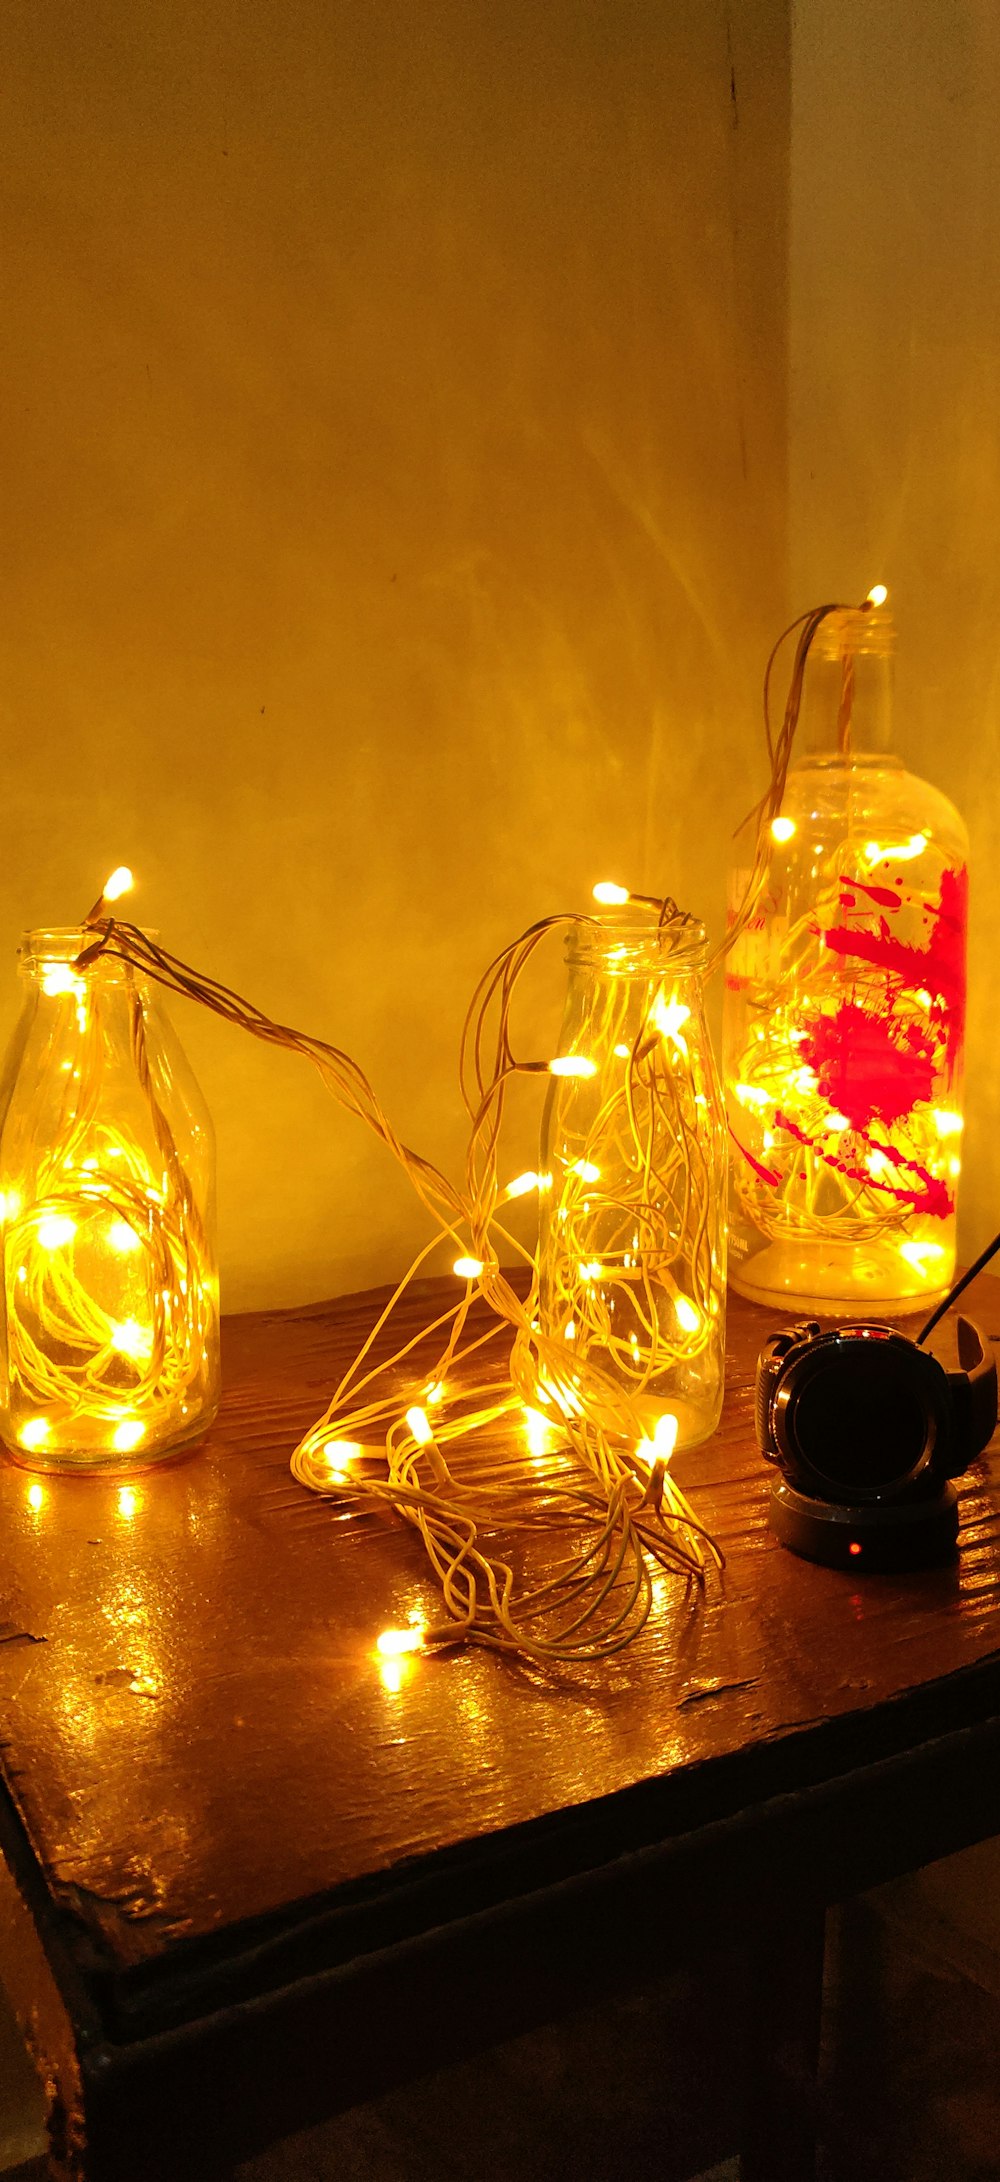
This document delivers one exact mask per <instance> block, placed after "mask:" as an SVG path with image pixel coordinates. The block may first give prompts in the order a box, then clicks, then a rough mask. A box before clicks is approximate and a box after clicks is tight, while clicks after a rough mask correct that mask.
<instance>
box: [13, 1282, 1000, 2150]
mask: <svg viewBox="0 0 1000 2182" xmlns="http://www.w3.org/2000/svg"><path fill="white" fill-rule="evenodd" d="M430 1287H431V1284H425V1286H424V1288H423V1290H422V1291H421V1292H418V1294H417V1297H416V1301H415V1304H414V1305H413V1306H411V1309H412V1312H413V1323H414V1325H416V1323H418V1321H419V1319H420V1318H421V1317H422V1316H428V1315H430V1313H429V1312H428V1309H427V1303H428V1292H429V1289H430ZM377 1302H378V1298H377V1297H373V1296H367V1297H356V1298H353V1299H350V1300H348V1301H346V1302H342V1303H339V1304H337V1305H334V1306H328V1307H316V1308H311V1309H305V1310H296V1311H288V1312H281V1313H264V1314H258V1315H254V1316H250V1317H244V1318H236V1319H232V1320H230V1321H228V1323H227V1325H226V1328H225V1351H224V1354H225V1382H226V1394H225V1400H224V1405H223V1410H222V1414H221V1416H220V1419H219V1421H218V1424H217V1426H216V1427H215V1428H214V1430H213V1431H212V1433H211V1435H210V1437H209V1439H208V1441H207V1442H206V1443H205V1445H204V1446H203V1448H202V1449H201V1450H200V1451H199V1452H198V1453H197V1454H196V1455H195V1456H194V1457H193V1458H191V1459H189V1460H187V1461H184V1462H181V1463H178V1464H176V1465H175V1466H172V1467H169V1468H166V1469H163V1470H161V1471H159V1472H157V1473H153V1474H151V1475H149V1476H147V1477H145V1478H141V1479H138V1480H137V1481H136V1482H135V1484H134V1485H133V1486H132V1487H131V1488H125V1489H122V1488H120V1487H118V1486H117V1485H115V1484H114V1483H110V1482H105V1481H98V1480H92V1481H83V1480H77V1479H50V1480H39V1481H35V1482H34V1483H33V1481H32V1480H31V1479H30V1478H29V1477H28V1476H27V1475H26V1474H25V1473H24V1472H23V1471H20V1470H18V1469H15V1468H14V1467H13V1466H12V1465H6V1466H3V1467H2V1468H0V1501H2V1510H0V1522H2V1537H3V1541H4V1547H3V1571H2V1577H0V1639H2V1641H0V1739H2V1765H3V1782H4V1785H3V1789H2V1792H0V1846H2V1848H3V1854H4V1864H3V1875H2V1882H0V1974H2V1976H3V1979H4V1981H5V1983H6V1984H7V1986H8V1988H9V1990H10V1991H11V1993H12V1996H13V1998H14V2001H15V2005H16V2006H17V2007H18V2010H19V2013H20V2015H21V2019H22V2021H23V2022H24V2023H25V2025H26V2027H27V2028H28V2031H29V2036H30V2039H31V2042H32V2045H33V2048H34V2050H35V2054H36V2058H37V2061H38V2065H39V2068H40V2070H41V2071H42V2074H43V2078H44V2080H45V2082H46V2084H47V2086H48V2090H49V2097H50V2109H51V2136H52V2147H53V2163H54V2172H55V2173H57V2174H59V2175H61V2176H62V2175H66V2176H69V2175H73V2176H81V2177H82V2176H85V2177H86V2178H88V2182H166V2178H168V2177H171V2178H172V2177H176V2176H179V2175H182V2174H183V2175H185V2176H191V2177H195V2176H200V2175H205V2176H209V2175H216V2176H218V2175H221V2174H224V2173H225V2172H226V2171H227V2170H228V2167H229V2166H230V2164H231V2163H232V2162H234V2161H236V2160H238V2159H240V2158H244V2157H247V2156H249V2155H250V2154H251V2153H252V2152H253V2151H254V2150H256V2149H257V2148H259V2147H260V2146H262V2145H263V2144H265V2143H266V2142H268V2141H270V2140H272V2139H274V2138H276V2137H277V2136H278V2135H280V2134H282V2133H285V2132H288V2131H290V2130H292V2129H294V2128H301V2127H304V2126H305V2125H306V2124H307V2123H309V2122H311V2121H313V2120H317V2119H319V2118H321V2117H322V2116H324V2115H326V2114H329V2113H331V2112H334V2111H337V2110H339V2109H343V2108H345V2107H347V2106H350V2105H352V2104H354V2103H356V2102H358V2101H360V2100H363V2099H365V2098H369V2097H372V2096H374V2095H376V2094H377V2093H378V2092H380V2091H381V2090H383V2089H386V2088H388V2087H389V2086H390V2085H391V2084H393V2083H394V2082H399V2081H402V2080H405V2079H406V2078H408V2077H410V2076H414V2075H417V2074H419V2073H420V2072H421V2071H422V2070H425V2069H427V2068H429V2067H433V2066H436V2065H440V2064H442V2063H444V2062H447V2061H450V2060H453V2059H456V2058H459V2057H461V2056H462V2055H464V2054H468V2053H471V2052H474V2051H475V2050H476V2049H477V2048H480V2047H482V2046H484V2045H487V2044H489V2043H490V2042H492V2041H494V2040H496V2039H499V2038H501V2037H503V2036H505V2035H507V2034H509V2033H512V2032H514V2031H517V2030H522V2029H524V2028H526V2027H527V2026H529V2025H531V2024H532V2023H538V2022H541V2021H543V2020H546V2019H549V2018H551V2017H553V2016H554V2015H556V2014H557V2013H558V2012H560V2011H561V2010H563V2009H565V2008H566V2007H568V2006H570V2005H574V2004H576V2003H579V2002H581V2001H583V2000H585V1999H587V1998H588V1997H591V1996H593V1995H595V1994H598V1993H599V1992H600V1991H601V1990H603V1989H604V1988H606V1987H607V1986H608V1985H609V1984H611V1983H612V1982H617V1981H620V1980H626V1979H630V1978H641V1977H642V1976H643V1974H644V1972H646V1971H647V1970H648V1968H649V1966H650V1964H652V1963H659V1964H667V1963H669V1962H671V1961H676V1960H679V1959H682V1958H683V1957H684V1956H685V1955H687V1954H692V1953H695V1952H698V1953H703V1952H704V1951H706V1950H708V1949H710V1948H712V1947H713V1946H718V1945H721V1944H725V1943H727V1942H729V1943H732V1942H733V1941H736V1940H740V1941H745V1942H746V1943H747V1944H748V1945H749V1946H750V1947H751V1949H755V1948H756V1952H757V1960H758V1962H759V1963H760V1964H761V1965H762V1973H761V1974H762V1977H763V1979H764V1983H763V1986H762V1998H761V2006H760V2009H759V2010H758V2009H755V2008H751V2010H750V2011H749V2013H750V2016H751V2022H750V2024H749V2026H748V2034H749V2036H750V2039H751V2041H752V2043H753V2044H754V2050H753V2054H752V2067H751V2070H750V2081H751V2083H752V2084H753V2085H754V2086H755V2087H756V2095H755V2098H754V2099H753V2100H752V2101H751V2106H750V2110H749V2112H748V2117H747V2125H746V2134H745V2142H744V2147H743V2151H744V2173H745V2175H746V2176H747V2177H751V2176H753V2177H755V2178H759V2182H763V2178H764V2177H765V2176H766V2182H781V2178H783V2177H793V2176H795V2177H799V2176H802V2175H805V2174H807V2173H808V2172H809V2171H810V2127H809V2123H810V2117H809V2113H808V2100H807V2099H806V2100H805V2101H803V2100H801V2099H797V2098H796V2097H795V2096H794V2095H793V2093H792V2092H790V2090H789V2085H790V2084H791V2083H792V2081H793V2079H795V2078H796V2077H797V2079H798V2081H799V2083H800V2085H801V2084H803V2083H805V2084H807V2082H808V2065H809V2058H810V2053H811V2051H812V2048H813V2046H814V2043H815V2035H816V2024H817V2019H818V1991H819V1988H818V1977H819V1971H820V1967H821V1961H822V1919H823V1912H824V1909H825V1907H826V1905H827V1904H828V1903H831V1902H834V1901H837V1900H838V1899H842V1898H843V1897H844V1896H846V1895H848V1894H850V1893H852V1892H854V1891H856V1890H858V1889H861V1888H864V1887H867V1886H870V1885H873V1884H874V1883H876V1882H878V1881H880V1880H883V1879H886V1878H889V1877H891V1876H893V1875H895V1874H898V1873H901V1872H903V1871H905V1870H908V1869H913V1868H914V1867H916V1866H918V1865H920V1864H921V1863H924V1862H926V1861H928V1860H929V1859H931V1858H934V1857H938V1856H941V1855H943V1854H945V1853H947V1852H948V1851H950V1850H953V1849H957V1848H960V1847H963V1846H965V1845H967V1844H969V1843H971V1842H974V1841H976V1840H979V1839H982V1838H983V1837H985V1836H986V1835H988V1834H991V1833H994V1832H997V1831H1000V1764H998V1756H1000V1728H998V1724H997V1714H998V1705H1000V1616H998V1612H997V1606H998V1571H1000V1474H998V1470H997V1467H996V1463H995V1459H991V1458H989V1457H988V1458H987V1459H986V1460H985V1461H984V1462H982V1463H980V1464H978V1465H976V1467H975V1469H974V1470H973V1471H972V1472H971V1473H970V1475H969V1476H968V1477H967V1478H966V1479H965V1480H964V1481H963V1485H962V1524H963V1529H962V1551H961V1555H960V1558H959V1559H958V1561H957V1562H956V1563H955V1564H954V1565H952V1566H950V1567H945V1568H940V1569H937V1570H932V1571H929V1572H924V1573H920V1574H915V1575H912V1576H907V1577H878V1576H872V1577H869V1578H867V1579H855V1578H854V1576H853V1575H844V1574H838V1573H835V1572H833V1571H827V1570H823V1569H819V1568H814V1567H811V1566H809V1565H807V1564H806V1563H804V1562H801V1561H798V1560H796V1559H795V1558H794V1557H793V1556H791V1555H790V1554H788V1553H787V1552H785V1551H783V1550H782V1549H781V1548H780V1547H779V1546H778V1545H777V1544H776V1543H775V1542H774V1540H773V1538H772V1537H771V1535H770V1533H769V1531H768V1529H767V1522H766V1502H767V1489H768V1482H769V1480H768V1477H767V1475H766V1474H765V1473H764V1471H763V1470H762V1467H761V1464H760V1461H759V1458H758V1456H757V1453H756V1450H755V1448H754V1445H753V1435H752V1424H751V1388H752V1379H753V1363H754V1358H755V1355H756V1351H757V1348H758V1345H759V1342H760V1340H761V1337H762V1335H763V1334H764V1333H765V1332H766V1331H767V1330H769V1327H770V1325H771V1320H770V1319H769V1317H768V1316H767V1315H766V1314H764V1313H761V1312H759V1311H755V1310H753V1309H751V1308H750V1307H749V1306H748V1305H742V1304H740V1303H738V1302H736V1303H734V1305H733V1307H732V1313H731V1343H730V1347H731V1362H730V1373H729V1391H728V1395H727V1402H726V1411H725V1417H724V1421H723V1425H722V1428H721V1430H720V1431H719V1433H718V1435H717V1436H716V1438H715V1439H713V1440H712V1441H711V1442H710V1443H709V1445H707V1446H706V1447H704V1448H702V1449H700V1450H697V1451H696V1452H694V1453H692V1454H690V1455H688V1456H686V1457H683V1458H681V1459H680V1460H679V1463H678V1470H679V1474H680V1476H681V1480H682V1482H683V1483H684V1484H685V1485H686V1487H687V1489H688V1491H689V1492H690V1494H691V1497H692V1499H693V1501H694V1503H695V1506H696V1508H697V1510H698V1512H699V1514H700V1515H701V1516H702V1518H703V1520H704V1521H705V1522H706V1524H707V1525H708V1527H709V1528H710V1529H711V1530H712V1531H713V1532H714V1534H715V1535H716V1536H717V1537H718V1538H719V1540H720V1541H721V1543H722V1545H723V1546H724V1549H725V1551H726V1554H727V1556H728V1566H727V1569H726V1572H725V1576H724V1578H722V1579H712V1580H710V1582H709V1585H708V1589H707V1593H706V1594H705V1596H704V1597H703V1598H701V1599H699V1598H698V1597H697V1596H694V1595H690V1594H688V1593H686V1591H685V1588H684V1586H683V1584H682V1583H681V1582H680V1581H671V1582H669V1583H667V1584H665V1585H664V1587H663V1595H662V1598H661V1599H660V1602H659V1605H658V1608H657V1612H656V1615H655V1618H654V1620H653V1621H652V1622H651V1623H650V1625H649V1627H648V1628H647V1630H646V1632H645V1633H644V1635H643V1637H642V1638H641V1639H640V1640H639V1642H638V1643H637V1644H636V1645H635V1646H634V1647H633V1648H632V1649H631V1650H630V1651H628V1652H626V1653H624V1654H622V1655H621V1656H620V1657H618V1658H617V1659H614V1660H612V1661H610V1662H609V1663H607V1664H605V1665H604V1666H601V1667H593V1668H586V1669H582V1670H574V1671H568V1670H567V1671H564V1672H554V1673H547V1674H542V1673H540V1672H538V1671H536V1670H534V1669H532V1668H528V1667H523V1666H518V1665H517V1664H512V1663H510V1662H509V1661H505V1660H503V1659H501V1658H500V1657H498V1656H497V1655H495V1654H492V1653H488V1652H484V1651H481V1650H468V1651H465V1652H462V1653H457V1654H450V1655H447V1656H444V1657H440V1658H438V1659H426V1660H421V1661H418V1662H414V1663H413V1664H412V1665H410V1664H407V1665H406V1667H405V1668H404V1671H403V1673H402V1677H401V1679H400V1686H399V1687H398V1688H393V1687H391V1686H387V1683H386V1681H384V1680H383V1678H382V1675H381V1673H380V1668H379V1664H378V1661H377V1658H376V1657H375V1655H374V1646H375V1639H376V1636H377V1634H378V1632H379V1630H380V1629H381V1628H382V1627H384V1626H385V1625H386V1624H387V1623H392V1622H397V1621H400V1620H403V1619H405V1618H406V1615H407V1612H408V1611H409V1610H410V1609H412V1608H413V1607H415V1606H427V1605H428V1604H430V1603H432V1601H433V1597H434V1593H433V1591H432V1589H431V1588H430V1587H429V1586H428V1584H427V1582H426V1579H425V1576H424V1567H423V1562H422V1557H421V1552H420V1548H419V1545H418V1543H417V1541H416V1540H415V1539H414V1538H413V1537H412V1536H411V1535H409V1534H407V1533H406V1532H404V1531H403V1530H402V1529H401V1528H399V1527H396V1526H395V1525H394V1524H393V1523H392V1522H391V1521H387V1520H386V1519H384V1518H383V1517H375V1518H371V1517H363V1518H359V1517H357V1516H354V1517H349V1518H345V1517H344V1516H343V1515H342V1514H338V1513H337V1512H336V1511H335V1510H334V1509H333V1507H332V1506H331V1505H330V1504H328V1503H324V1502H322V1501H320V1500H319V1499H317V1498H315V1497H312V1496H310V1495H309V1494H308V1493H306V1492H305V1491H303V1490H301V1489H300V1488H299V1487H298V1486H296V1485H295V1484H294V1483H293V1482H292V1480H291V1478H290V1476H289V1473H288V1455H289V1451H290V1449H291V1448H292V1446H293V1445H294V1443H295V1441H296V1439H297V1437H298V1436H299V1434H300V1433H301V1431H302V1430H303V1428H304V1427H305V1426H306V1425H308V1424H309V1423H310V1422H311V1421H312V1420H313V1419H314V1418H315V1416H316V1415H317V1414H318V1413H319V1412H320V1411H321V1409H322V1408H323V1406H324V1404H325V1400H326V1397H327V1394H328V1391H329V1389H330V1387H331V1383H332V1382H333V1380H334V1378H335V1375H336V1374H337V1373H338V1371H339V1369H340V1368H341V1366H342V1365H343V1363H344V1362H346V1360H347V1359H348V1357H349V1356H350V1355H352V1354H353V1353H354V1349H355V1348H356V1346H357V1344H358V1341H359V1337H360V1335H361V1333H362V1332H363V1331H364V1330H366V1329H367V1327H368V1325H369V1324H370V1323H371V1321H372V1317H373V1314H374V1309H375V1307H376V1304H377ZM971 1308H972V1311H973V1315H977V1316H978V1317H979V1319H980V1322H981V1323H982V1324H983V1325H984V1327H985V1328H986V1330H987V1331H989V1332H990V1333H991V1335H993V1336H994V1338H996V1337H997V1336H998V1335H1000V1285H998V1284H997V1283H995V1282H993V1281H990V1280H988V1279H983V1280H981V1281H980V1282H979V1283H978V1285H977V1288H976V1290H975V1291H974V1292H973V1294H972V1298H971ZM393 1679H394V1678H393V1677H391V1676H390V1677H389V1682H390V1683H391V1682H392V1681H393Z"/></svg>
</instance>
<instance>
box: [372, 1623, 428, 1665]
mask: <svg viewBox="0 0 1000 2182" xmlns="http://www.w3.org/2000/svg"><path fill="white" fill-rule="evenodd" d="M423 1641H424V1632H423V1628H422V1626H420V1625H418V1626H417V1627H415V1628H413V1629H383V1631H382V1634H381V1636H380V1637H379V1640H378V1649H379V1651H380V1652H381V1654H382V1657H383V1659H398V1658H399V1656H400V1654H401V1653H402V1652H419V1650H420V1647H421V1645H422V1643H423Z"/></svg>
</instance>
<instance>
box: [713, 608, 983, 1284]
mask: <svg viewBox="0 0 1000 2182" xmlns="http://www.w3.org/2000/svg"><path fill="white" fill-rule="evenodd" d="M891 673H892V624H891V621H890V620H889V617H888V615H887V614H885V613H884V611H881V610H879V611H872V612H870V613H855V612H843V613H838V614H836V615H833V616H830V617H829V618H828V619H827V620H826V621H825V622H823V623H822V624H821V626H820V629H819V631H818V634H817V636H816V638H815V640H814V644H813V648H812V651H811V653H810V657H809V662H808V665H807V669H806V676H805V682H804V686H803V705H802V712H801V715H800V724H799V742H798V746H797V747H798V748H799V751H800V754H799V756H798V758H797V761H796V762H795V763H794V764H793V766H792V767H791V768H790V770H789V773H788V780H787V785H786V790H785V795H784V799H783V803H782V809H781V815H780V817H778V818H776V819H775V820H774V822H773V825H772V828H771V832H772V841H771V851H770V865H769V870H768V875H767V881H766V885H765V889H764V892H763V895H762V897H761V900H760V902H759V904H758V907H757V910H756V912H755V914H754V916H753V918H752V920H751V922H750V924H749V926H748V927H747V929H746V930H744V932H743V933H742V934H741V936H740V938H739V939H738V940H737V942H736V944H735V946H734V948H733V950H732V953H731V954H730V956H729V959H728V962H727V966H726V967H727V973H728V974H727V978H726V999H725V1018H724V1039H723V1065H724V1074H725V1081H726V1098H727V1112H728V1120H729V1129H730V1136H731V1140H732V1141H731V1164H730V1177H731V1179H730V1237H729V1266H730V1278H731V1280H732V1283H733V1286H734V1287H735V1288H737V1289H738V1290H739V1292H740V1294H741V1295H745V1296H750V1297H752V1298H753V1299H754V1300H755V1301H757V1302H761V1303H768V1304H773V1305H777V1306H781V1307H783V1308H785V1307H787V1308H794V1309H798V1308H799V1307H800V1306H802V1305H808V1306H810V1307H811V1308H813V1309H815V1310H818V1311H820V1312H824V1313H832V1314H834V1315H836V1314H838V1313H853V1314H857V1313H859V1312H860V1313H862V1314H863V1313H864V1312H866V1311H874V1312H876V1313H878V1314H880V1315H882V1314H885V1313H889V1314H892V1313H893V1312H902V1311H906V1310H913V1309H917V1308H922V1307H923V1306H924V1305H925V1304H927V1305H929V1304H931V1303H933V1302H934V1300H935V1299H936V1298H938V1297H940V1296H943V1295H944V1294H946V1293H947V1290H948V1288H949V1286H950V1284H951V1281H952V1277H953V1273H954V1265H955V1195H956V1188H957V1183H958V1176H959V1167H960V1160H961V1131H962V1052H963V1038H964V1022H965V939H966V903H967V891H968V880H967V862H968V839H967V835H966V831H965V827H964V826H963V824H962V821H961V819H960V817H959V815H958V813H957V811H956V810H955V809H954V808H953V806H952V804H951V803H949V802H948V800H947V798H946V797H945V796H943V795H941V794H940V793H939V792H938V790H937V789H936V788H932V787H930V786H929V785H928V783H927V782H926V781H922V780H918V779H916V778H915V776H914V775H913V774H912V773H908V772H907V771H906V770H905V768H904V766H903V764H902V762H901V760H900V759H899V758H898V757H897V756H895V755H894V753H893V752H892V751H891V748H890V733H891V691H892V683H891ZM747 877H748V874H747V873H746V872H737V873H735V874H734V876H733V883H732V890H731V908H732V910H733V911H734V912H735V910H736V908H737V907H738V906H739V903H740V902H741V900H742V898H743V894H744V890H745V887H746V882H747Z"/></svg>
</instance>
